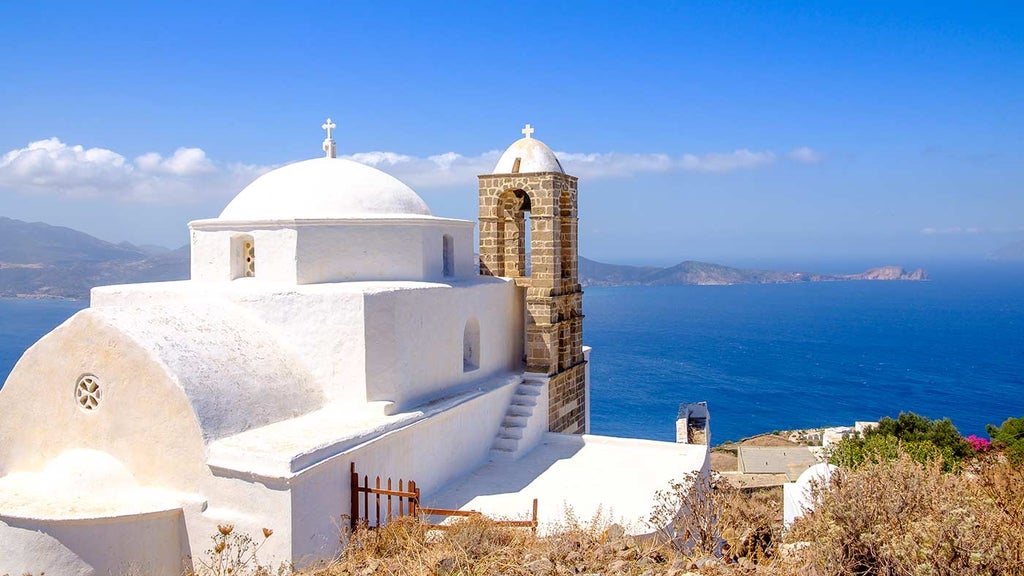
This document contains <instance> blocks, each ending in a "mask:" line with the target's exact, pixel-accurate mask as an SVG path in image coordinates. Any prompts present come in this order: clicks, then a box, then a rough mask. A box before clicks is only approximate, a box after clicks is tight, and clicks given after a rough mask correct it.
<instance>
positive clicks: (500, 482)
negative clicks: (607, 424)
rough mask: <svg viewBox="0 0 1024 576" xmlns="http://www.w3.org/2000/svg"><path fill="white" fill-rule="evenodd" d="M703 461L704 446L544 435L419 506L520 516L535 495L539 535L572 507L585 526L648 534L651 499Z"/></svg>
mask: <svg viewBox="0 0 1024 576" xmlns="http://www.w3.org/2000/svg"><path fill="white" fill-rule="evenodd" d="M708 462H709V460H708V450H707V446H704V445H695V444H676V443H674V442H657V441H654V440H638V439H632V438H613V437H608V436H592V435H583V436H579V435H569V434H552V433H548V434H546V435H545V436H544V440H543V441H542V442H541V443H540V444H539V445H538V446H537V447H536V448H534V449H533V450H532V451H530V452H529V453H528V454H526V455H524V456H523V457H522V458H520V459H519V460H515V461H492V462H490V463H488V464H486V465H485V466H483V467H481V468H479V469H477V470H476V471H475V472H473V473H472V474H470V475H468V476H466V477H464V478H462V479H461V480H458V481H456V482H453V483H452V484H450V485H449V486H448V487H447V488H445V489H444V490H443V491H442V492H440V493H438V494H430V495H426V496H424V497H423V499H422V505H423V506H427V507H431V508H448V509H458V510H476V511H479V512H482V513H484V514H486V515H487V516H490V517H492V518H507V519H525V518H528V517H529V513H530V510H531V506H532V502H533V499H534V498H536V499H537V500H538V513H537V518H538V522H539V524H540V532H541V533H550V532H552V531H555V530H557V529H558V528H559V527H561V526H564V525H565V520H566V515H567V511H570V510H571V513H572V514H573V515H574V516H575V517H576V518H577V519H579V521H580V522H581V523H582V524H584V525H586V524H587V523H589V522H590V520H591V519H592V518H593V517H595V515H600V518H601V519H603V520H610V521H612V522H616V523H618V524H621V525H622V526H623V528H625V529H626V531H627V532H628V533H631V534H647V533H650V532H653V529H652V528H651V527H650V526H649V525H648V524H647V519H648V518H649V516H650V513H651V510H652V508H653V507H654V502H655V494H656V493H657V492H658V491H659V490H667V489H668V488H669V482H671V481H673V480H683V478H684V477H685V476H686V475H687V474H689V473H691V472H697V471H701V470H707V469H708ZM608 502H614V503H615V504H614V507H613V506H611V505H609V504H608Z"/></svg>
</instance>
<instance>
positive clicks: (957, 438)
mask: <svg viewBox="0 0 1024 576" xmlns="http://www.w3.org/2000/svg"><path fill="white" fill-rule="evenodd" d="M875 435H882V436H895V437H896V438H898V439H899V440H902V441H903V442H930V443H932V444H934V445H935V446H936V447H937V448H938V449H939V450H941V451H943V452H944V453H945V452H948V453H951V454H952V455H953V457H954V458H956V459H958V460H964V459H965V458H969V457H970V456H972V455H973V453H974V451H973V450H972V449H971V445H970V444H968V443H967V440H964V437H963V436H961V435H960V432H959V431H958V430H957V429H956V426H954V425H953V422H952V421H951V420H950V419H949V418H943V419H942V420H929V419H928V418H925V417H924V416H921V415H919V414H914V413H913V412H900V415H899V416H897V417H896V419H895V420H893V419H892V418H889V417H888V416H887V417H885V418H882V419H881V420H879V421H878V427H877V428H872V429H869V430H868V431H867V432H866V433H865V434H864V436H865V437H866V438H870V437H871V436H875Z"/></svg>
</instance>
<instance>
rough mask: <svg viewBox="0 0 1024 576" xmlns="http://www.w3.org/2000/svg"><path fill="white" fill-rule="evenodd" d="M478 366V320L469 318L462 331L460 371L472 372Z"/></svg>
mask: <svg viewBox="0 0 1024 576" xmlns="http://www.w3.org/2000/svg"><path fill="white" fill-rule="evenodd" d="M479 367H480V322H479V321H477V319H476V318H470V319H469V320H467V321H466V327H465V329H463V331H462V371H463V372H472V371H473V370H476V369H477V368H479Z"/></svg>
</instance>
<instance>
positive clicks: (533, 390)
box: [516, 384, 541, 397]
mask: <svg viewBox="0 0 1024 576" xmlns="http://www.w3.org/2000/svg"><path fill="white" fill-rule="evenodd" d="M540 391H541V388H540V386H529V385H526V384H520V385H519V386H518V387H517V388H516V396H533V397H537V396H540Z"/></svg>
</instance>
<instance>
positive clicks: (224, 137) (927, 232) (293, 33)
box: [0, 1, 1024, 266]
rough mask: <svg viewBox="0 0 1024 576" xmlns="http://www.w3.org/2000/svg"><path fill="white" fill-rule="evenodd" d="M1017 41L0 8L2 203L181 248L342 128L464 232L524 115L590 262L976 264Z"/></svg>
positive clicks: (1005, 187) (375, 14) (995, 28)
mask: <svg viewBox="0 0 1024 576" xmlns="http://www.w3.org/2000/svg"><path fill="white" fill-rule="evenodd" d="M137 4H138V5H137ZM1022 30H1024V8H1021V7H1020V6H1019V5H1016V6H1015V5H1014V4H1012V3H1006V4H996V3H989V2H985V3H966V2H965V3H961V4H944V3H940V2H929V3H891V2H883V3H877V4H872V3H849V2H846V3H806V4H805V3H796V2H792V3H777V2H773V3H742V4H740V3H724V2H722V3H707V4H696V3H693V4H691V3H681V2H648V3H635V2H621V3H602V2H565V3H555V2H529V1H525V2H515V3H507V2H503V3H496V2H495V3H492V2H465V3H435V2H408V3H387V4H386V3H381V2H372V3H370V2H366V3H356V2H287V3H286V2H260V3H255V2H244V3H243V2H216V3H213V2H198V1H195V2H191V1H182V2H173V3H172V2H167V3H159V4H153V5H150V4H145V5H142V3H115V2H99V3H72V2H67V3H56V2H16V3H4V4H3V5H2V6H0V38H2V40H0V42H2V46H3V47H4V48H5V49H6V50H5V51H6V53H7V57H6V58H4V59H3V60H2V61H0V215H4V216H10V217H14V218H20V219H25V220H32V221H36V220H39V221H45V222H49V223H52V224H59V225H66V226H71V227H74V228H77V229H80V230H84V231H86V232H89V233H92V234H95V235H97V236H99V237H101V238H104V239H107V240H112V241H121V240H128V241H130V242H133V243H154V244H161V245H166V246H178V245H182V244H184V243H185V242H186V241H187V229H186V223H187V222H188V221H189V220H190V219H196V218H204V217H212V216H216V215H217V214H218V213H219V212H220V210H221V208H223V206H224V205H225V204H226V203H227V202H228V201H229V200H230V199H231V198H232V197H233V196H234V194H235V193H237V191H238V190H240V189H241V188H242V187H243V186H244V185H245V184H246V183H247V182H248V181H249V180H251V179H252V178H254V177H255V176H257V175H258V174H259V173H260V172H261V171H264V170H266V169H269V168H271V167H273V166H277V165H280V164H283V163H287V162H291V161H295V160H301V159H305V158H310V157H316V156H318V155H320V154H321V152H320V141H321V140H322V138H323V133H322V131H321V130H320V124H321V123H322V122H323V120H324V118H325V117H326V116H331V117H332V118H333V119H334V120H335V121H336V122H337V124H338V129H337V134H336V139H337V140H338V150H339V154H340V155H350V156H353V157H355V158H356V159H360V160H362V161H366V162H369V163H372V164H374V165H375V166H377V167H378V168H381V169H383V170H385V171H388V172H391V173H393V174H395V175H396V176H398V177H400V178H402V179H403V180H404V181H406V182H407V183H408V184H410V185H411V186H412V187H413V188H414V189H416V190H417V192H419V193H420V195H421V196H423V197H424V199H425V200H426V201H427V202H428V203H429V204H430V206H431V208H432V210H433V212H434V213H435V214H438V215H443V216H453V217H460V218H467V219H475V217H476V185H475V177H474V175H475V174H477V173H481V172H483V171H488V170H489V169H490V168H491V167H492V166H493V162H494V161H496V159H497V155H498V154H499V153H500V151H501V150H503V149H504V148H505V147H506V146H508V145H509V144H510V143H511V142H513V141H514V140H516V139H517V138H518V137H520V133H519V130H520V129H521V128H522V125H523V124H524V123H526V122H529V123H531V124H532V125H533V126H534V127H535V128H536V130H537V131H536V133H535V134H534V136H535V137H537V138H539V139H541V140H543V141H544V142H546V143H547V144H549V145H550V146H551V147H552V148H553V149H554V150H556V151H557V152H559V155H560V158H562V160H563V164H565V166H566V168H567V169H568V170H569V171H570V172H572V173H574V174H576V175H578V176H580V178H581V181H580V189H581V197H580V198H581V199H580V202H581V207H580V211H581V224H580V244H581V252H582V253H583V254H584V255H587V256H589V257H592V258H596V259H602V260H606V261H613V262H660V263H672V262H676V261H679V260H682V259H703V260H713V261H719V262H723V263H736V264H752V263H757V262H769V261H771V262H793V263H797V262H801V261H824V260H829V259H837V260H863V261H865V262H874V263H877V264H882V263H896V264H904V265H908V266H912V265H917V264H919V263H921V262H923V261H930V260H934V259H935V258H938V257H941V256H948V257H964V258H970V257H980V256H982V255H984V254H985V253H986V252H987V251H989V250H992V249H994V248H997V247H999V246H1001V245H1003V244H1007V243H1009V242H1011V241H1015V240H1019V239H1021V238H1024V32H1022Z"/></svg>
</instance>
